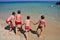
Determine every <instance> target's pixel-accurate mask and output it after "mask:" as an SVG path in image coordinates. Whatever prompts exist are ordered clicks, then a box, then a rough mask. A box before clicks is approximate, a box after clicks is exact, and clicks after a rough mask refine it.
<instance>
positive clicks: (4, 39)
mask: <svg viewBox="0 0 60 40" xmlns="http://www.w3.org/2000/svg"><path fill="white" fill-rule="evenodd" d="M32 16H33V15H32ZM36 17H37V16H33V19H36V20H37V19H38V18H36ZM36 20H35V21H34V22H36ZM6 26H7V25H6V23H5V20H3V19H0V40H25V37H24V35H23V34H22V33H21V32H19V34H18V35H15V33H14V32H13V31H12V32H11V34H9V30H6V29H4V28H5V27H6ZM30 28H31V29H32V31H33V32H29V36H28V37H29V40H60V24H58V23H56V22H55V21H54V20H53V19H50V18H48V17H46V28H45V31H44V33H43V37H42V38H38V37H37V35H36V34H35V33H34V31H35V30H36V28H37V26H36V25H33V24H31V27H30ZM23 29H24V27H23Z"/></svg>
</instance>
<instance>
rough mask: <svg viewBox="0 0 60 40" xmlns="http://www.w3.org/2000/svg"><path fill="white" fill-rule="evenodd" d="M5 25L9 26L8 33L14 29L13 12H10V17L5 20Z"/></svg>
mask: <svg viewBox="0 0 60 40" xmlns="http://www.w3.org/2000/svg"><path fill="white" fill-rule="evenodd" d="M6 23H7V24H8V25H10V30H9V32H11V31H12V28H13V27H15V12H12V15H10V16H9V17H8V18H7V19H6Z"/></svg>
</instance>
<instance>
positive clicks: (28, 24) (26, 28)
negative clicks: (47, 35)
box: [23, 16, 34, 40]
mask: <svg viewBox="0 0 60 40" xmlns="http://www.w3.org/2000/svg"><path fill="white" fill-rule="evenodd" d="M30 22H32V20H31V19H30V16H27V19H26V20H25V21H24V23H23V24H25V31H26V32H25V35H26V40H28V32H29V30H30ZM32 23H33V22H32ZM33 24H34V23H33Z"/></svg>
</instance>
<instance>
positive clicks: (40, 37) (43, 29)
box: [39, 28, 44, 38]
mask: <svg viewBox="0 0 60 40" xmlns="http://www.w3.org/2000/svg"><path fill="white" fill-rule="evenodd" d="M40 30H41V32H40V34H39V35H40V38H41V37H42V34H43V31H44V28H42V29H40Z"/></svg>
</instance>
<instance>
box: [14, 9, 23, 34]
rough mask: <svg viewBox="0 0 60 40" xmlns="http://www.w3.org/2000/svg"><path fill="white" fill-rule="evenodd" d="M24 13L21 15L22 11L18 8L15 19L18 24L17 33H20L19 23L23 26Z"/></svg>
mask: <svg viewBox="0 0 60 40" xmlns="http://www.w3.org/2000/svg"><path fill="white" fill-rule="evenodd" d="M21 20H22V15H21V11H20V10H18V12H17V14H16V20H15V24H16V34H17V33H18V25H21V28H22V22H21Z"/></svg>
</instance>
